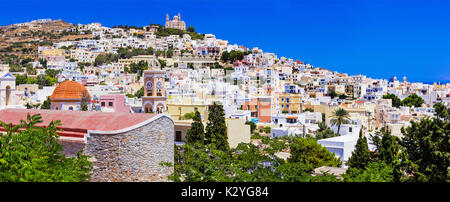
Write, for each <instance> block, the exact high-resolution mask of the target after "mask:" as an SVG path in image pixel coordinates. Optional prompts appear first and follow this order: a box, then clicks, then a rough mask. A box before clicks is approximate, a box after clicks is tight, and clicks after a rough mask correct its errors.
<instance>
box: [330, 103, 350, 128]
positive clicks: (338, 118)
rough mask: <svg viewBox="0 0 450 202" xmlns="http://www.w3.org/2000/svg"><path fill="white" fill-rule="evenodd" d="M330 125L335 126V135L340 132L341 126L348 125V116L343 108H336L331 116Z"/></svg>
mask: <svg viewBox="0 0 450 202" xmlns="http://www.w3.org/2000/svg"><path fill="white" fill-rule="evenodd" d="M331 118H332V119H331V120H330V123H331V125H333V126H337V127H338V130H337V133H338V134H339V131H340V130H341V125H342V124H347V123H349V120H350V114H349V113H348V112H347V111H346V110H345V109H343V108H338V109H336V110H334V112H333V114H332V115H331Z"/></svg>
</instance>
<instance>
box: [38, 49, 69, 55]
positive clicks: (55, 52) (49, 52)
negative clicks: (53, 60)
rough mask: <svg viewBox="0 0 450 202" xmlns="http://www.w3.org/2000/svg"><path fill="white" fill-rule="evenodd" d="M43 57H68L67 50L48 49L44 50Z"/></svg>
mask: <svg viewBox="0 0 450 202" xmlns="http://www.w3.org/2000/svg"><path fill="white" fill-rule="evenodd" d="M41 55H45V56H58V55H66V50H64V49H48V50H42V51H41Z"/></svg>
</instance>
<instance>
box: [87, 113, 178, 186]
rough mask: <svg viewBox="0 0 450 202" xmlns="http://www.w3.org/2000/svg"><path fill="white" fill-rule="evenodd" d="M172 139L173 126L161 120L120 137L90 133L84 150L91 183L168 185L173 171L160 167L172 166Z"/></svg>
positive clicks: (166, 120) (117, 135)
mask: <svg viewBox="0 0 450 202" xmlns="http://www.w3.org/2000/svg"><path fill="white" fill-rule="evenodd" d="M173 135H174V123H173V121H172V120H171V119H170V118H168V117H164V116H163V117H160V118H158V119H156V120H154V121H152V122H150V123H148V124H146V125H143V126H140V127H138V128H136V129H133V130H130V131H128V132H124V133H120V134H95V133H91V134H90V135H89V136H88V137H87V143H86V145H85V148H84V152H85V154H86V155H90V156H91V158H90V160H91V161H92V162H93V171H92V174H91V181H93V182H121V181H127V182H133V181H168V180H167V176H168V175H169V174H171V173H172V172H173V167H170V168H169V167H163V166H160V165H159V163H160V162H170V163H172V164H173V161H174V150H173V149H174V137H173Z"/></svg>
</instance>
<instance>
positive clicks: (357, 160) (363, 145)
mask: <svg viewBox="0 0 450 202" xmlns="http://www.w3.org/2000/svg"><path fill="white" fill-rule="evenodd" d="M369 163H370V153H369V147H368V145H367V138H366V137H365V136H364V135H363V134H362V129H361V130H360V131H359V138H358V141H357V142H356V145H355V150H353V152H352V155H351V156H350V158H349V159H348V161H347V164H346V165H347V166H349V167H350V168H355V169H365V168H366V166H367V165H368V164H369Z"/></svg>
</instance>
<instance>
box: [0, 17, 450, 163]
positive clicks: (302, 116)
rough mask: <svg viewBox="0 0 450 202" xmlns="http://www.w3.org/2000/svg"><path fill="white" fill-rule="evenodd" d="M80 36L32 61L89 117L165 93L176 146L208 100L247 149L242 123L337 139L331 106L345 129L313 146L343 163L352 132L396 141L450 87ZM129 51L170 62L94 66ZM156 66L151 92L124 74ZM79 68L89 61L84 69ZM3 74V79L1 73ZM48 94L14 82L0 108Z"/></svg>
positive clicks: (104, 32)
mask: <svg viewBox="0 0 450 202" xmlns="http://www.w3.org/2000/svg"><path fill="white" fill-rule="evenodd" d="M78 30H79V31H89V32H91V33H92V39H89V40H78V41H64V42H60V43H55V44H53V46H46V47H40V48H39V54H40V58H41V59H42V60H46V61H47V69H54V70H61V72H60V73H59V74H58V75H57V79H58V81H59V82H63V81H65V80H71V81H74V82H78V83H80V84H82V85H83V86H85V88H86V89H87V91H88V92H89V94H90V96H91V100H90V102H89V110H96V111H104V112H120V113H145V112H146V106H145V102H144V101H143V99H146V98H145V97H146V95H147V94H145V95H144V96H143V97H141V98H139V97H135V96H130V95H135V94H136V92H138V91H139V90H140V89H141V88H142V87H143V86H144V87H145V89H144V91H145V93H152V94H154V92H155V91H157V92H159V91H160V90H161V89H163V90H164V93H162V94H160V95H158V94H157V95H156V96H161V97H164V99H163V100H164V102H165V105H164V106H163V108H162V109H161V110H162V111H161V112H163V113H166V114H168V115H170V116H171V117H172V118H173V120H174V128H175V129H174V133H175V134H174V142H175V144H183V142H184V141H185V140H186V137H185V134H186V131H187V129H188V128H189V127H190V123H191V121H190V120H184V119H183V117H184V115H185V114H188V113H192V112H194V111H195V110H197V111H199V112H200V113H201V116H202V118H203V120H204V121H205V122H206V121H207V116H208V106H209V105H211V104H212V103H214V102H219V103H221V104H222V105H223V107H224V110H225V116H226V118H227V125H228V126H229V128H228V130H229V133H228V134H229V136H230V137H229V139H230V140H229V141H230V145H232V146H236V145H237V144H238V143H239V142H250V131H249V130H250V127H249V125H248V122H253V123H255V124H256V126H257V132H260V133H265V132H263V128H267V127H270V128H271V130H270V132H267V133H266V135H270V136H271V137H280V136H293V135H297V136H307V135H309V136H315V135H316V134H317V131H318V130H319V123H320V122H324V123H326V124H327V126H328V127H330V128H331V130H333V131H334V132H335V133H337V131H338V128H337V126H336V125H333V124H331V123H330V120H331V119H332V114H333V112H334V111H335V110H336V109H338V108H343V109H345V110H346V111H347V112H349V114H350V121H349V123H348V124H343V125H341V126H340V129H339V136H337V137H332V138H326V139H322V140H319V143H320V144H322V145H323V146H325V147H327V148H328V149H329V150H330V151H332V152H334V153H335V154H336V155H337V156H339V157H341V159H343V160H344V161H345V160H347V159H348V158H349V155H351V152H352V151H353V149H354V145H355V144H356V140H357V138H358V135H359V133H360V130H363V133H365V134H369V133H373V132H374V131H376V130H379V129H380V128H381V127H385V126H388V127H390V128H391V129H392V133H393V134H394V135H396V136H400V137H401V135H402V134H401V132H400V128H401V127H405V126H408V124H410V123H409V122H410V121H411V120H415V121H417V120H420V119H421V118H423V117H430V116H434V109H433V104H435V103H437V102H443V103H445V104H446V106H449V104H450V84H442V85H440V84H436V83H435V84H425V83H413V82H408V81H407V79H406V77H404V78H403V79H402V80H401V81H399V80H397V78H395V77H393V78H391V79H389V80H387V79H374V78H369V77H366V76H364V75H361V74H358V75H348V74H346V73H339V72H337V71H333V70H330V69H325V68H320V67H314V66H313V65H311V64H307V63H305V62H302V61H299V60H294V59H290V58H285V57H278V56H277V55H276V54H274V53H267V52H264V51H263V50H261V49H259V48H256V47H255V48H251V49H249V48H247V47H243V46H239V45H237V44H230V43H229V42H228V41H227V40H222V39H217V38H216V37H215V36H214V35H213V34H205V35H204V38H203V39H196V40H192V39H191V36H190V35H189V34H183V35H182V36H180V35H171V36H166V37H158V36H157V35H155V32H157V28H155V27H154V26H147V27H144V28H143V29H133V28H131V29H123V28H109V27H104V26H102V25H101V24H99V23H92V24H88V25H78ZM67 47H73V48H67ZM128 47H130V48H138V49H147V48H150V47H152V48H153V50H154V51H155V52H156V51H158V50H159V51H167V50H169V49H170V50H173V56H171V57H166V56H164V55H160V56H156V55H155V54H153V55H138V56H133V57H131V58H127V59H118V61H114V62H110V63H108V64H102V65H99V66H95V65H94V62H95V58H96V57H97V56H98V55H100V54H106V53H110V54H117V51H118V49H119V48H128ZM225 51H227V52H230V51H241V52H245V53H249V54H246V55H244V57H243V58H242V59H238V60H234V61H232V62H231V63H228V64H224V63H223V62H222V61H220V56H221V55H222V53H223V52H225ZM158 59H159V60H164V61H165V62H166V66H165V67H164V68H160V70H163V71H164V76H163V77H164V79H163V80H162V85H163V86H164V87H163V88H161V86H158V85H161V84H160V83H159V82H157V83H152V82H150V83H149V81H147V80H146V78H147V77H145V76H142V75H136V74H132V73H127V72H126V71H125V69H126V68H129V66H130V64H131V63H138V62H139V61H146V62H148V64H149V69H152V68H159V67H160V66H158V65H157V64H156V66H155V64H154V62H155V61H158ZM80 63H85V64H87V65H86V66H84V68H83V70H81V69H80V67H79V64H80ZM156 63H158V64H159V62H156ZM33 66H34V67H36V68H38V69H39V68H43V67H42V65H41V64H40V63H39V62H33ZM217 66H220V67H219V68H218V67H217ZM223 67H227V68H223ZM361 71H363V69H362V70H361ZM3 75H10V74H8V73H7V71H5V72H4V73H3ZM2 78H3V77H2ZM5 78H12V77H5ZM152 78H153V77H152ZM155 78H156V76H155ZM0 82H2V81H1V80H0ZM155 82H156V81H155ZM2 88H3V85H2ZM55 88H56V86H53V87H43V88H42V89H39V88H38V87H37V86H33V85H30V84H23V85H18V86H15V87H14V88H13V89H14V93H15V97H16V99H15V102H16V103H15V104H11V102H9V106H6V105H5V101H4V98H3V94H2V100H1V101H0V106H1V107H3V108H5V107H12V105H14V107H18V108H20V107H22V108H23V106H24V105H25V104H26V103H42V102H44V101H45V100H46V99H47V97H48V96H50V95H52V93H53V91H54V90H55ZM2 90H3V89H2ZM2 92H3V91H2ZM10 92H11V91H10ZM332 94H335V96H332ZM386 94H394V95H396V96H397V97H398V98H400V99H404V98H406V97H407V96H409V95H412V94H416V95H418V96H420V97H421V98H422V99H423V100H424V103H423V104H422V106H420V107H407V106H402V107H399V108H396V107H393V106H392V101H391V100H390V99H383V95H386ZM10 97H11V96H10ZM6 102H7V101H6ZM72 109H75V110H76V109H79V108H72ZM246 123H247V124H246ZM243 129H245V130H243Z"/></svg>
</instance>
